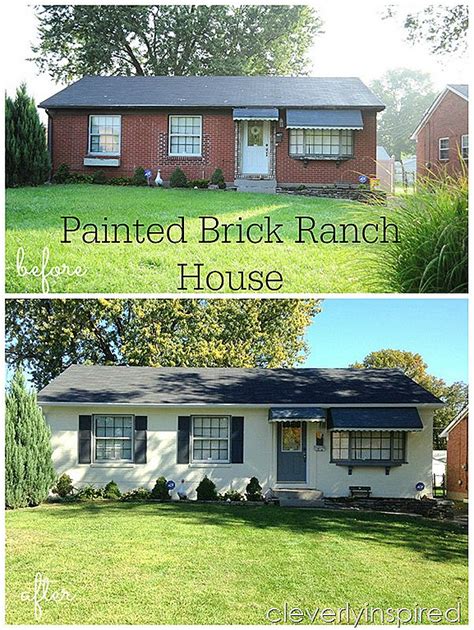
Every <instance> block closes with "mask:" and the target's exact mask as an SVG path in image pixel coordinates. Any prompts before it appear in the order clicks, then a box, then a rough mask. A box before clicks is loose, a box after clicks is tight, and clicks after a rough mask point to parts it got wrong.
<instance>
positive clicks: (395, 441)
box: [331, 431, 406, 462]
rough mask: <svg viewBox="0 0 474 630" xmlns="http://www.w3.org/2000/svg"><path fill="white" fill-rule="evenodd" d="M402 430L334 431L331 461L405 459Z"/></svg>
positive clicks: (388, 460) (401, 460)
mask: <svg viewBox="0 0 474 630" xmlns="http://www.w3.org/2000/svg"><path fill="white" fill-rule="evenodd" d="M405 435H406V434H405V433H404V432H403V431H334V432H333V433H332V441H331V460H332V461H335V462H337V461H350V462H361V461H377V462H404V461H405Z"/></svg>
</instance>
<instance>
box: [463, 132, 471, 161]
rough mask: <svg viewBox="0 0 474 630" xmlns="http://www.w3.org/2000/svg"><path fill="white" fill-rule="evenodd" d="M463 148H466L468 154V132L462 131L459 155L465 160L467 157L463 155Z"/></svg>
mask: <svg viewBox="0 0 474 630" xmlns="http://www.w3.org/2000/svg"><path fill="white" fill-rule="evenodd" d="M465 138H466V140H467V142H466V144H464V139H465ZM464 149H467V155H468V156H469V134H468V133H463V134H462V135H461V156H462V158H463V159H464V160H467V159H468V158H467V157H464V156H463V154H462V152H463V151H464Z"/></svg>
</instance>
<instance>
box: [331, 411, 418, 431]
mask: <svg viewBox="0 0 474 630" xmlns="http://www.w3.org/2000/svg"><path fill="white" fill-rule="evenodd" d="M328 425H329V428H330V429H331V431H421V430H422V429H423V423H422V422H421V418H420V414H419V413H418V410H417V409H416V407H390V408H387V407H370V408H358V407H338V408H332V409H331V410H330V412H329V421H328Z"/></svg>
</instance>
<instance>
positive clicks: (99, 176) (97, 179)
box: [92, 169, 107, 184]
mask: <svg viewBox="0 0 474 630" xmlns="http://www.w3.org/2000/svg"><path fill="white" fill-rule="evenodd" d="M92 183H93V184H106V183H107V177H106V176H105V173H104V171H103V170H102V169H99V170H98V171H95V173H94V174H93V175H92Z"/></svg>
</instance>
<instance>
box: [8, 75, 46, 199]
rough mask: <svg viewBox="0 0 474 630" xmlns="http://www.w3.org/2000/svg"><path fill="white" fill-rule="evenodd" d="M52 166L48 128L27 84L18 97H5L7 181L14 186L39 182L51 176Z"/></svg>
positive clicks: (20, 89)
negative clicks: (50, 169) (47, 141)
mask: <svg viewBox="0 0 474 630" xmlns="http://www.w3.org/2000/svg"><path fill="white" fill-rule="evenodd" d="M49 168H50V160H49V154H48V149H47V144H46V130H45V128H44V125H43V124H42V123H41V121H40V119H39V116H38V110H37V109H36V105H35V102H34V100H33V99H32V98H31V97H30V96H28V93H27V91H26V85H24V84H22V85H20V87H19V88H18V89H17V91H16V95H15V98H14V99H11V98H10V97H9V96H7V97H6V98H5V182H6V185H7V186H8V187H11V186H26V185H28V186H37V185H39V184H44V182H45V181H46V180H47V179H48V175H49Z"/></svg>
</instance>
